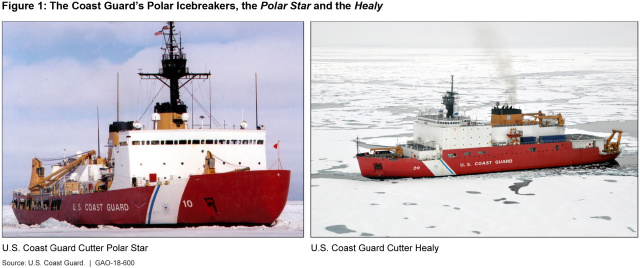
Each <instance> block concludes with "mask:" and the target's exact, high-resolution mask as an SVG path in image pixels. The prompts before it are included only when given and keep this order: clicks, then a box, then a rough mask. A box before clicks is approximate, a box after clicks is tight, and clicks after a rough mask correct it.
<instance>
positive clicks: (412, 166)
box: [356, 76, 622, 178]
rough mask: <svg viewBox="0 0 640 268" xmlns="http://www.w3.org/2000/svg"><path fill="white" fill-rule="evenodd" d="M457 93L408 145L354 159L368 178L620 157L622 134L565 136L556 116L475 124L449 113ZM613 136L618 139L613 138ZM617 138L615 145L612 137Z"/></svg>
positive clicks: (502, 117)
mask: <svg viewBox="0 0 640 268" xmlns="http://www.w3.org/2000/svg"><path fill="white" fill-rule="evenodd" d="M456 95H457V93H456V92H454V91H453V76H452V81H451V91H448V92H446V93H445V95H444V96H443V97H442V104H444V105H445V107H446V108H445V109H443V110H440V111H438V112H435V113H430V112H427V113H420V114H419V115H418V116H417V119H416V120H415V122H414V124H413V140H409V141H408V142H407V144H403V145H398V146H396V147H386V148H372V149H371V150H370V152H368V153H359V154H357V155H356V158H357V159H358V164H359V166H360V172H361V173H362V176H365V177H369V178H393V177H435V176H451V175H463V174H475V173H486V172H498V171H508V170H520V169H536V168H546V167H559V166H569V165H581V164H590V163H599V162H607V161H612V160H614V159H615V158H616V157H617V156H618V155H619V154H620V138H621V135H622V131H620V130H613V133H611V136H609V138H600V137H595V136H591V135H580V134H578V135H576V134H572V135H569V134H565V126H564V119H563V118H562V115H561V114H557V115H553V114H551V115H545V114H543V113H542V112H540V111H539V112H537V113H522V110H520V109H515V108H513V107H507V106H502V107H499V103H496V106H495V107H493V108H492V109H491V122H490V123H488V122H477V121H473V120H471V118H469V117H466V116H461V115H459V114H458V113H457V112H455V111H454V109H456V108H457V105H456V100H457V98H456ZM616 134H617V135H616ZM616 136H617V140H614V137H616Z"/></svg>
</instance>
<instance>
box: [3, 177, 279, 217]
mask: <svg viewBox="0 0 640 268" xmlns="http://www.w3.org/2000/svg"><path fill="white" fill-rule="evenodd" d="M290 175H291V171H289V170H263V171H244V172H232V173H219V174H209V175H193V176H191V177H190V179H189V180H187V181H186V182H182V183H181V182H172V183H171V184H168V185H158V186H146V187H136V188H130V189H120V190H112V191H106V192H96V193H89V194H76V195H68V196H52V197H50V198H49V200H50V204H53V203H54V202H53V200H58V202H60V205H59V209H56V208H54V209H51V207H49V208H48V209H47V210H30V209H18V208H16V207H15V206H14V207H13V212H14V213H15V215H16V218H17V220H18V222H19V223H21V224H29V225H31V224H39V223H42V222H44V221H46V220H47V219H49V218H54V219H56V220H59V221H66V222H68V223H71V224H74V225H89V226H95V225H107V224H108V225H154V224H155V225H158V224H182V225H203V224H271V223H273V222H274V221H275V220H276V219H277V218H278V216H280V213H282V210H283V209H284V206H285V204H286V202H287V195H288V191H289V181H290ZM16 198H18V199H19V198H24V196H22V197H20V196H16Z"/></svg>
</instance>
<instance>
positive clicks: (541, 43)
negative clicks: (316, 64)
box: [311, 22, 638, 48]
mask: <svg viewBox="0 0 640 268" xmlns="http://www.w3.org/2000/svg"><path fill="white" fill-rule="evenodd" d="M311 27H312V29H311V33H312V36H311V45H312V47H421V48H473V47H477V46H479V45H481V44H478V43H479V42H483V41H482V40H483V39H485V38H487V36H499V38H501V40H500V44H503V45H504V46H505V47H521V48H528V47H531V48H534V47H535V48H538V47H603V46H605V47H635V46H636V43H637V39H638V36H637V33H638V31H637V23H636V22H350V23H342V22H316V23H311Z"/></svg>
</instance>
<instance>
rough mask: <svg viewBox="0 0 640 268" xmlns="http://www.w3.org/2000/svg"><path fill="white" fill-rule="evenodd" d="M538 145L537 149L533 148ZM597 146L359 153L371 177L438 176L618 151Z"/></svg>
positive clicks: (573, 161) (563, 162)
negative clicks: (430, 155)
mask: <svg viewBox="0 0 640 268" xmlns="http://www.w3.org/2000/svg"><path fill="white" fill-rule="evenodd" d="M533 148H535V149H533ZM598 150H599V149H598V148H597V147H590V148H583V149H574V148H573V147H572V145H571V142H555V143H541V144H528V145H511V146H493V147H481V148H466V149H454V150H442V156H443V157H442V159H439V160H428V161H420V160H418V159H416V158H396V159H393V158H380V157H371V156H358V157H357V159H358V164H359V165H360V172H361V173H362V176H364V177H369V178H380V177H383V178H384V177H386V178H394V177H414V178H416V177H435V176H452V175H464V174H476V173H489V172H500V171H510V170H522V169H537V168H547V167H560V166H570V165H582V164H591V163H600V162H607V161H611V160H614V159H615V158H616V157H617V156H618V154H619V153H613V154H600V152H599V151H598Z"/></svg>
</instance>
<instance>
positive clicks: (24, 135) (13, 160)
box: [2, 22, 304, 204]
mask: <svg viewBox="0 0 640 268" xmlns="http://www.w3.org/2000/svg"><path fill="white" fill-rule="evenodd" d="M165 24H166V23H165V22H148V23H139V22H130V23H129V22H113V23H106V22H3V24H2V27H3V28H2V30H3V31H2V38H3V51H2V53H3V62H2V67H3V68H2V72H3V73H2V74H3V80H2V97H3V98H2V104H3V106H2V109H3V116H2V117H3V118H2V123H3V128H2V131H3V140H2V142H3V147H2V148H3V152H2V153H3V158H2V159H3V160H2V161H3V170H2V172H3V176H2V186H3V188H2V191H3V193H4V195H3V204H8V201H9V200H10V198H11V191H12V190H14V189H15V188H25V187H27V185H28V182H29V178H30V174H31V159H32V158H33V157H36V156H38V157H40V158H51V157H60V156H62V154H63V150H65V149H66V152H67V155H69V154H71V153H75V152H76V151H87V150H96V149H97V135H96V133H97V127H98V124H97V122H96V106H99V107H100V126H99V127H100V141H101V146H104V145H105V144H106V142H107V137H108V125H109V124H110V123H111V122H113V121H116V87H117V86H116V81H117V80H116V76H117V73H119V74H120V120H121V121H135V120H138V119H142V120H141V122H142V123H143V124H145V125H147V126H149V125H150V120H149V118H150V112H149V111H147V112H146V113H145V110H146V109H147V107H149V104H151V103H154V104H155V102H166V101H168V100H169V99H168V94H169V93H168V90H167V88H166V87H165V88H164V89H162V91H161V93H160V95H158V97H157V99H156V100H154V101H152V99H153V97H154V96H155V94H156V93H157V92H158V90H159V89H160V88H161V83H160V82H155V83H154V82H152V81H147V80H140V79H139V76H138V74H137V73H138V72H139V70H140V69H142V71H143V72H157V71H158V69H159V68H160V66H161V64H160V59H161V55H162V50H161V49H160V48H161V47H162V46H163V45H164V42H163V38H162V36H155V35H154V33H155V32H157V31H159V30H160V29H161V28H162V26H164V25H165ZM175 26H176V30H177V31H181V32H182V41H183V47H184V52H185V53H186V56H187V60H188V61H187V67H189V69H190V71H191V72H207V71H211V74H212V76H211V81H210V83H209V82H208V81H206V80H205V81H195V83H193V84H192V86H186V88H188V89H189V90H190V91H193V92H194V95H195V98H197V99H198V100H199V102H200V103H201V104H202V105H203V106H204V107H205V109H207V110H208V107H209V88H212V91H213V94H212V95H213V116H214V118H215V119H216V121H218V122H219V123H220V124H221V125H222V124H224V123H226V128H233V126H234V125H235V127H236V128H237V127H238V125H239V123H240V121H242V119H244V120H246V121H247V122H249V126H251V127H250V128H254V127H253V126H255V81H254V77H255V73H257V75H258V88H259V89H258V91H259V93H258V97H259V104H258V105H259V112H260V114H259V119H260V124H264V125H265V127H266V129H267V142H268V143H267V160H268V161H269V164H271V163H272V162H273V161H275V160H276V156H277V151H276V150H275V149H273V147H272V145H273V144H274V143H276V142H277V141H278V140H279V141H280V142H281V146H280V147H281V159H282V165H283V167H284V168H285V169H291V170H292V178H291V179H292V184H291V190H290V194H289V199H294V200H302V193H303V189H302V185H303V184H302V180H303V139H304V137H303V107H304V106H303V90H304V88H303V58H304V55H303V24H302V23H301V22H290V23H280V22H267V23H248V22H244V23H243V22H227V23H191V22H189V23H185V22H176V23H175ZM180 94H181V95H180V96H181V98H182V99H183V101H184V102H185V103H186V104H187V106H188V107H189V111H191V110H194V114H193V116H194V118H197V119H196V120H194V122H195V123H196V124H200V119H199V116H200V115H203V112H202V111H201V110H200V108H199V107H198V105H197V103H195V102H194V104H193V105H192V101H191V97H190V95H189V93H187V92H185V90H184V89H182V90H181V93H180ZM149 109H153V107H151V108H149ZM206 123H208V121H206ZM214 127H216V126H214ZM220 128H222V126H220ZM101 150H102V155H103V156H104V155H105V154H106V148H104V147H102V148H101Z"/></svg>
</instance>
